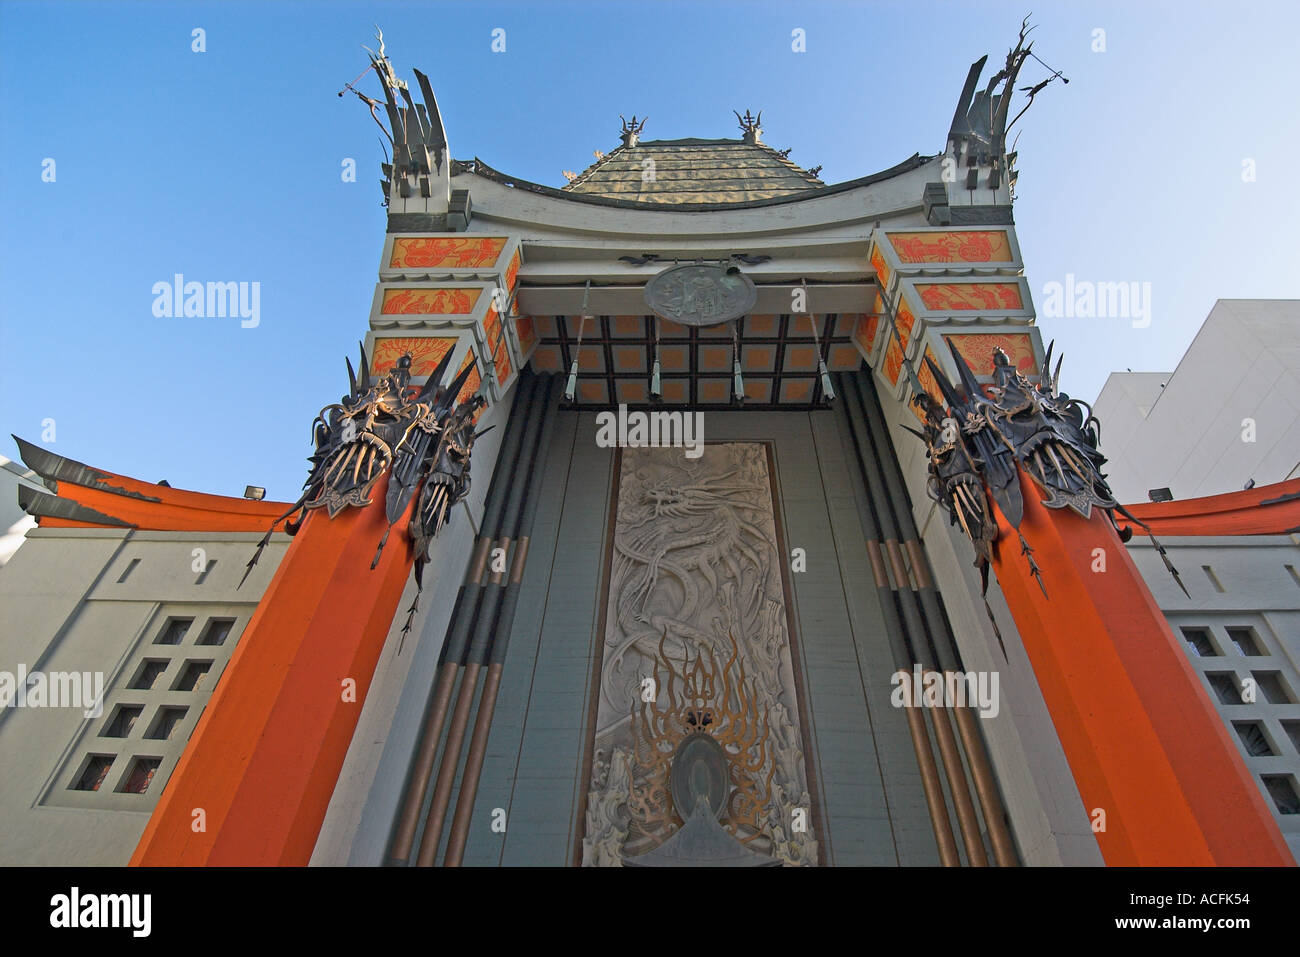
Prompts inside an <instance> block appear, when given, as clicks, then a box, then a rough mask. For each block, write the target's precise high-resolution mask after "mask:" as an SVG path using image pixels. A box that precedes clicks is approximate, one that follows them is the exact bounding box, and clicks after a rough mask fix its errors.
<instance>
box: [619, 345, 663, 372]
mask: <svg viewBox="0 0 1300 957" xmlns="http://www.w3.org/2000/svg"><path fill="white" fill-rule="evenodd" d="M612 351H613V353H614V371H615V372H643V371H645V349H644V347H642V346H614V348H613V350H612ZM660 367H661V368H662V363H661V364H660Z"/></svg>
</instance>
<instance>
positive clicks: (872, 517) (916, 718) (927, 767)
mask: <svg viewBox="0 0 1300 957" xmlns="http://www.w3.org/2000/svg"><path fill="white" fill-rule="evenodd" d="M838 391H839V393H840V395H841V396H843V395H845V389H844V380H843V377H841V378H840V382H839V390H838ZM841 408H842V409H843V415H844V420H845V422H846V424H847V426H848V429H849V434H850V437H851V438H852V439H853V442H854V445H855V447H856V453H855V457H856V458H857V460H858V470H859V474H860V476H861V477H862V479H863V481H864V483H865V484H866V486H867V502H868V506H867V513H866V515H865V516H864V517H863V522H864V524H865V525H866V533H867V535H866V539H867V542H866V544H867V556H868V558H870V560H871V572H872V577H873V579H874V581H875V586H876V595H877V597H878V598H879V600H880V609H881V613H882V614H883V616H884V619H885V632H886V634H887V635H888V638H889V647H890V651H891V652H892V654H893V658H894V667H895V668H897V669H898V671H900V672H902V673H903V674H905V675H906V676H907V680H909V681H910V679H911V674H912V663H913V662H914V661H915V658H914V657H913V655H912V653H911V652H910V651H909V650H908V647H907V640H906V636H905V634H904V632H903V627H902V624H901V623H900V621H899V617H898V607H897V605H896V603H895V599H894V593H893V590H892V589H891V587H890V583H889V575H888V573H887V572H886V570H885V559H884V556H883V555H882V553H881V548H880V539H881V531H880V526H879V524H878V519H877V510H878V509H880V508H881V507H882V505H883V504H884V503H883V500H882V499H881V498H880V489H879V488H877V478H876V476H874V475H872V474H870V473H869V471H868V468H867V462H866V459H867V456H868V446H866V445H865V443H864V440H863V434H862V428H863V426H862V423H860V422H858V421H856V420H855V418H854V416H853V414H852V412H851V410H850V403H849V402H848V401H847V399H846V400H845V401H843V402H842V403H841ZM885 517H886V518H887V516H885ZM904 711H905V712H906V714H907V729H908V733H909V735H910V736H911V739H912V748H913V750H914V751H915V752H916V763H917V767H918V769H919V770H920V773H921V787H922V789H923V791H924V793H925V803H926V808H927V810H928V811H929V814H930V826H931V827H932V828H933V830H934V839H935V844H936V845H937V847H938V849H939V860H940V861H941V862H942V863H943V865H944V866H945V867H960V866H961V855H960V853H959V852H958V850H957V841H956V838H955V837H954V835H953V831H952V822H951V821H950V820H949V819H948V808H947V806H946V804H945V803H944V798H943V784H942V782H941V781H940V779H939V769H938V765H937V763H936V762H935V760H934V753H933V752H932V751H931V750H930V737H929V734H928V733H927V732H926V727H925V716H924V715H923V714H922V712H921V709H920V707H919V706H917V704H916V703H910V704H909V703H908V702H906V701H905V707H904Z"/></svg>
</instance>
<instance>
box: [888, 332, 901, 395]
mask: <svg viewBox="0 0 1300 957" xmlns="http://www.w3.org/2000/svg"><path fill="white" fill-rule="evenodd" d="M884 371H885V381H887V382H888V383H889V384H890V385H898V374H899V373H900V372H902V371H903V350H902V349H900V348H898V340H897V339H895V338H894V337H893V336H890V337H889V348H888V349H886V350H885V369H884Z"/></svg>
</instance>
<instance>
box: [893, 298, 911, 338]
mask: <svg viewBox="0 0 1300 957" xmlns="http://www.w3.org/2000/svg"><path fill="white" fill-rule="evenodd" d="M895 321H896V322H897V324H898V338H899V339H900V340H902V345H903V348H904V349H906V348H907V344H908V343H909V342H911V341H912V327H913V326H914V325H916V316H914V315H912V310H911V309H909V308H908V307H907V303H905V302H900V303H899V304H898V316H897V317H896V319H895Z"/></svg>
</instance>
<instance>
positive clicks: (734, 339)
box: [731, 322, 745, 403]
mask: <svg viewBox="0 0 1300 957" xmlns="http://www.w3.org/2000/svg"><path fill="white" fill-rule="evenodd" d="M731 376H732V379H733V382H732V398H733V399H735V400H736V402H737V403H740V402H744V401H745V379H744V377H743V376H741V374H740V334H739V333H738V332H737V331H736V324H735V323H734V322H733V323H732V324H731Z"/></svg>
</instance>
